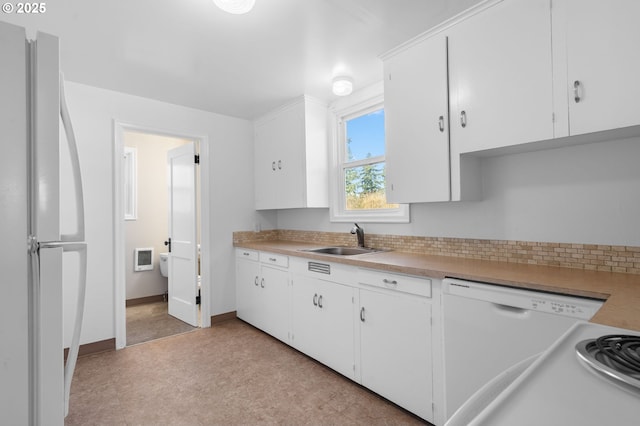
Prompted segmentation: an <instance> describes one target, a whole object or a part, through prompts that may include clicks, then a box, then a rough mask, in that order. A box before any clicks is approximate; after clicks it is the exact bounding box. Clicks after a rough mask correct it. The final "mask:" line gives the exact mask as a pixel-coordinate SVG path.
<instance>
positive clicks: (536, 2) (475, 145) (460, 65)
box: [448, 0, 553, 156]
mask: <svg viewBox="0 0 640 426" xmlns="http://www.w3.org/2000/svg"><path fill="white" fill-rule="evenodd" d="M448 36H449V73H450V106H451V148H452V149H451V151H452V156H453V155H457V154H459V153H465V152H473V151H479V150H484V149H489V148H498V147H505V146H510V145H517V144H521V143H526V142H532V141H538V140H545V139H551V138H552V137H553V97H552V91H553V85H552V64H551V57H552V55H551V47H550V46H551V9H550V1H549V0H508V1H503V2H500V3H498V4H496V5H494V6H491V7H490V8H488V9H486V10H484V11H482V12H480V13H478V14H476V15H474V16H471V17H470V18H468V19H467V20H465V21H462V22H460V23H459V24H457V25H454V26H453V27H452V28H451V29H450V30H449V31H448Z"/></svg>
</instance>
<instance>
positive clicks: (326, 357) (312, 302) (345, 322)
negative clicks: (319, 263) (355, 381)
mask: <svg viewBox="0 0 640 426" xmlns="http://www.w3.org/2000/svg"><path fill="white" fill-rule="evenodd" d="M292 301H293V304H292V331H293V346H294V347H295V348H296V349H298V350H300V351H301V352H304V353H305V354H307V355H309V356H311V357H312V358H315V359H316V360H318V361H320V362H322V363H323V364H325V365H327V366H329V367H331V368H333V369H334V370H336V371H337V372H338V373H340V374H343V375H344V376H346V377H349V378H353V377H354V336H353V335H354V333H353V289H352V288H351V287H348V286H344V285H341V284H336V283H332V282H329V281H323V280H319V279H313V278H310V277H305V276H295V277H294V279H293V297H292Z"/></svg>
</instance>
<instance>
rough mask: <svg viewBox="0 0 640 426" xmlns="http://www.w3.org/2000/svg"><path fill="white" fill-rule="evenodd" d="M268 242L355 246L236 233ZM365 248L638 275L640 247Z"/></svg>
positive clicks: (394, 242) (324, 235)
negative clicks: (280, 241) (281, 241)
mask: <svg viewBox="0 0 640 426" xmlns="http://www.w3.org/2000/svg"><path fill="white" fill-rule="evenodd" d="M269 240H283V241H300V242H306V243H311V244H318V245H340V246H354V245H356V244H355V242H356V240H355V236H353V235H350V234H348V233H345V232H315V231H295V230H288V229H276V230H270V231H260V232H252V231H246V232H245V231H243V232H234V233H233V242H234V243H242V242H249V241H269ZM365 243H366V245H367V247H375V248H385V249H391V250H396V251H402V252H408V253H422V254H429V255H437V256H454V257H464V258H470V259H482V260H495V261H500V262H514V263H527V264H531V265H545V266H558V267H564V268H576V269H586V270H594V271H608V272H622V273H628V274H640V247H633V246H612V245H600V244H573V243H543V242H532V241H509V240H481V239H471V238H444V237H412V236H406V235H381V234H367V235H366V237H365Z"/></svg>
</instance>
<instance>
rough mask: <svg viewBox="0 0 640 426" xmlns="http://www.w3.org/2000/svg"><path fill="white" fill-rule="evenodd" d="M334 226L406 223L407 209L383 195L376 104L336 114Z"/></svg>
mask: <svg viewBox="0 0 640 426" xmlns="http://www.w3.org/2000/svg"><path fill="white" fill-rule="evenodd" d="M335 119H336V130H337V131H336V137H335V142H334V143H335V149H334V153H335V154H334V157H335V158H334V159H333V162H334V168H333V170H334V174H335V175H336V176H335V180H334V182H335V187H334V188H331V194H332V200H331V220H332V221H334V222H347V221H361V222H408V221H409V208H408V206H407V205H404V204H389V203H387V200H386V191H385V131H384V105H383V104H382V102H381V101H380V100H377V101H376V102H374V101H371V102H369V103H365V104H363V103H361V104H359V106H358V107H356V108H350V109H345V110H343V111H338V112H336V117H335Z"/></svg>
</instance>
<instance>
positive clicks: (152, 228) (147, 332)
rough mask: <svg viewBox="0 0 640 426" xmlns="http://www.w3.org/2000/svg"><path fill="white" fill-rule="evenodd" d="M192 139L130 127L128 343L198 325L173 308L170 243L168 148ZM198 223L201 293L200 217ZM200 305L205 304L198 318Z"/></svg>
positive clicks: (127, 165) (127, 167)
mask: <svg viewBox="0 0 640 426" xmlns="http://www.w3.org/2000/svg"><path fill="white" fill-rule="evenodd" d="M189 143H196V142H194V141H191V140H188V139H180V138H176V137H169V136H164V135H158V134H151V133H144V132H137V131H126V132H125V134H124V145H125V156H124V161H125V167H123V170H124V175H125V176H124V179H123V181H124V184H125V191H124V194H125V198H126V200H125V205H126V208H125V244H126V262H125V268H126V272H125V277H126V311H127V322H126V328H127V345H128V346H130V345H134V344H138V343H142V342H146V341H149V340H154V339H158V338H162V337H166V336H171V335H175V334H179V333H184V332H188V331H192V330H194V329H196V328H197V327H193V326H191V325H189V324H187V323H184V322H182V321H180V320H178V319H176V318H174V317H172V316H170V315H169V314H168V249H167V246H166V245H165V241H166V240H167V237H168V223H169V217H168V215H169V211H168V204H169V203H168V192H169V189H168V184H167V182H168V179H167V153H168V152H169V151H170V150H171V149H174V148H177V147H180V146H182V145H185V144H189ZM196 152H197V147H196ZM196 175H197V176H198V174H196ZM198 180H199V179H196V202H197V205H198V208H197V211H199V210H200V209H199V205H200V194H199V188H200V185H199V182H198ZM197 224H198V229H197V234H198V296H199V295H200V294H199V292H200V271H199V268H200V261H199V256H200V244H199V238H200V220H199V218H197ZM198 298H199V297H198ZM199 308H200V305H198V324H200V309H199Z"/></svg>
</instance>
